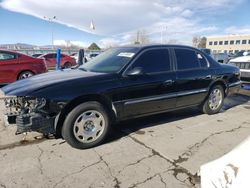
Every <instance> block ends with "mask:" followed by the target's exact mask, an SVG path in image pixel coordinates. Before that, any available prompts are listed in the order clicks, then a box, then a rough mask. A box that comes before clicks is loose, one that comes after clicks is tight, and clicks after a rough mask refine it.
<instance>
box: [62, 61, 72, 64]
mask: <svg viewBox="0 0 250 188" xmlns="http://www.w3.org/2000/svg"><path fill="white" fill-rule="evenodd" d="M67 63H69V64H71V65H72V63H71V62H70V61H66V62H65V63H64V64H63V65H66V64H67Z"/></svg>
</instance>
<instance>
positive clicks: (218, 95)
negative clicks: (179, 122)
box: [202, 85, 224, 115]
mask: <svg viewBox="0 0 250 188" xmlns="http://www.w3.org/2000/svg"><path fill="white" fill-rule="evenodd" d="M223 101H224V89H223V87H222V86H221V85H215V86H213V87H212V89H211V90H210V92H209V96H208V98H207V99H206V101H205V102H204V103H203V106H202V111H203V112H204V113H206V114H210V115H211V114H216V113H218V112H219V111H220V109H221V108H222V106H223Z"/></svg>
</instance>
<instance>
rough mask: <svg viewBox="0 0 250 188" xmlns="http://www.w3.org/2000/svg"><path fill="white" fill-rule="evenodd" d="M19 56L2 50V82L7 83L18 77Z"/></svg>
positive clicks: (0, 70) (0, 58) (0, 69)
mask: <svg viewBox="0 0 250 188" xmlns="http://www.w3.org/2000/svg"><path fill="white" fill-rule="evenodd" d="M17 67H18V56H17V55H16V54H14V53H9V52H1V51H0V84H7V83H11V82H14V81H16V79H17V75H16V72H17V70H16V69H17Z"/></svg>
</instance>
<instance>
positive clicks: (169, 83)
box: [163, 80, 174, 86]
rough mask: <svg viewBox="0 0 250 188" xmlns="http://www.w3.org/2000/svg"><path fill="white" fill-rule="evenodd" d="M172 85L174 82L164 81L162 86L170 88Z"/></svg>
mask: <svg viewBox="0 0 250 188" xmlns="http://www.w3.org/2000/svg"><path fill="white" fill-rule="evenodd" d="M173 83H174V80H166V81H165V82H164V83H163V85H164V86H171V85H173Z"/></svg>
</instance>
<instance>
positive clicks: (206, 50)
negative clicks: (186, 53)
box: [199, 48, 212, 55]
mask: <svg viewBox="0 0 250 188" xmlns="http://www.w3.org/2000/svg"><path fill="white" fill-rule="evenodd" d="M199 49H200V50H201V51H202V52H204V53H206V54H207V55H212V50H211V49H209V48H199Z"/></svg>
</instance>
